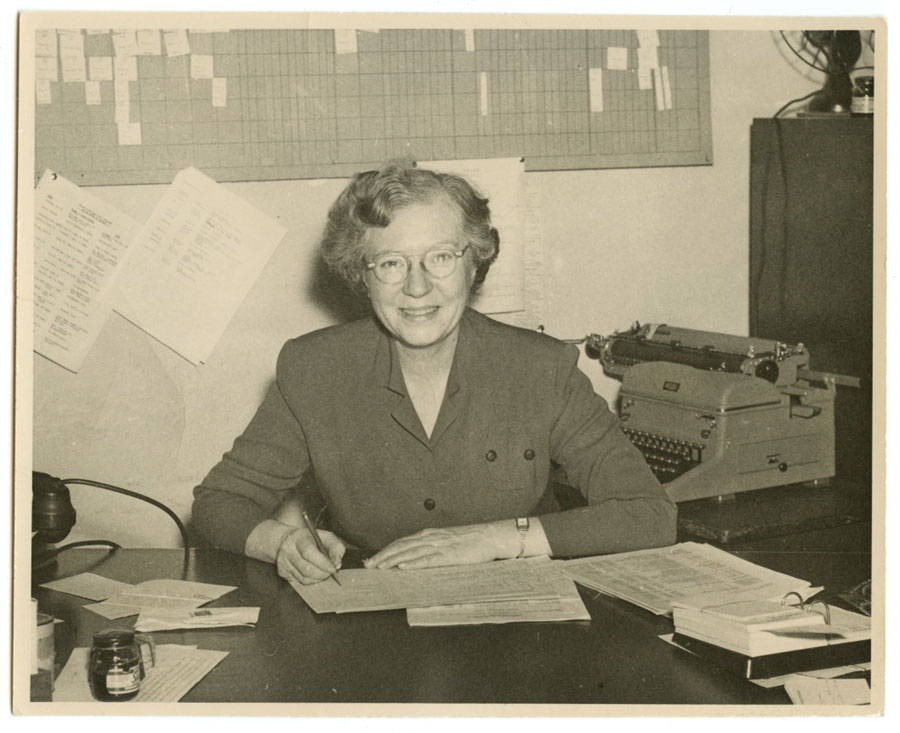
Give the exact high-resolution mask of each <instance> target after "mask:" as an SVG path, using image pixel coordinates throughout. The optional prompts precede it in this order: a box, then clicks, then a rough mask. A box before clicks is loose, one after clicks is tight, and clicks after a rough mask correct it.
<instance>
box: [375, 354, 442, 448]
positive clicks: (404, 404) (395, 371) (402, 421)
mask: <svg viewBox="0 0 900 733" xmlns="http://www.w3.org/2000/svg"><path fill="white" fill-rule="evenodd" d="M386 351H387V362H388V363H387V365H386V371H387V373H388V380H387V384H386V385H385V386H386V389H387V390H388V391H389V392H391V393H392V394H391V397H392V405H391V416H392V417H393V418H394V420H395V421H396V422H397V424H398V425H400V427H401V428H403V429H404V430H405V431H406V432H408V433H409V434H410V435H412V436H413V437H414V438H415V439H416V440H418V441H419V442H420V443H422V445H424V446H425V447H426V448H429V449H430V448H431V444H430V442H429V440H428V436H427V435H426V434H425V428H423V427H422V421H421V420H419V414H418V413H417V412H416V408H415V407H414V406H413V403H412V400H411V399H410V397H409V393H408V392H407V391H406V382H404V381H403V371H402V370H401V369H400V360H399V359H398V358H397V352H396V351H395V349H394V345H393V342H392V341H391V340H390V338H388V348H387V350H386ZM382 373H384V372H382Z"/></svg>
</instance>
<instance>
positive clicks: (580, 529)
mask: <svg viewBox="0 0 900 733" xmlns="http://www.w3.org/2000/svg"><path fill="white" fill-rule="evenodd" d="M392 344H393V341H392V339H391V338H390V336H389V335H388V334H387V333H386V332H385V331H384V330H383V329H382V328H381V326H380V324H378V322H377V321H376V320H375V319H374V318H371V319H364V320H360V321H355V322H352V323H348V324H344V325H340V326H334V327H331V328H326V329H322V330H320V331H316V332H313V333H310V334H306V335H304V336H301V337H299V338H296V339H293V340H291V341H289V342H288V343H287V344H285V346H284V347H283V349H282V351H281V353H280V355H279V357H278V365H277V369H276V380H275V383H274V384H273V385H272V387H271V388H270V389H269V391H268V394H267V395H266V397H265V399H264V401H263V403H262V405H261V406H260V407H259V409H258V411H257V413H256V415H255V416H254V417H253V419H252V420H251V422H250V424H249V425H248V427H247V429H246V430H245V431H244V433H243V434H242V435H241V436H240V437H239V438H237V440H236V441H235V442H234V446H233V447H232V449H231V450H230V451H229V452H228V453H226V454H225V456H223V458H222V461H221V462H220V463H219V464H218V465H217V466H215V467H214V468H213V469H212V471H211V472H210V473H209V475H208V476H207V477H206V479H205V480H204V481H203V482H202V484H201V485H200V486H198V487H197V488H196V489H195V500H194V514H193V519H194V524H195V528H196V529H197V530H198V531H199V532H200V534H201V535H202V536H203V537H204V538H205V539H206V540H208V541H209V542H210V543H212V544H214V545H217V546H219V547H223V548H226V549H229V550H232V551H235V552H243V550H244V544H245V542H246V539H247V536H248V535H249V533H250V532H251V531H252V530H253V528H254V527H255V526H256V525H257V524H259V523H260V522H261V521H262V520H264V519H266V518H268V517H270V516H271V515H272V514H273V512H275V511H276V510H277V508H278V506H279V504H280V503H281V501H282V500H283V498H284V496H285V493H286V492H287V491H289V490H291V489H292V488H293V487H295V486H296V485H297V484H298V482H299V481H300V480H301V478H302V477H303V476H304V474H306V472H307V471H308V470H311V471H312V472H313V474H314V477H315V483H316V485H317V486H318V490H319V492H320V494H321V498H322V499H323V500H324V502H325V503H326V504H327V506H328V508H329V515H330V518H331V523H332V527H333V529H334V530H335V531H336V532H337V533H338V534H339V535H340V536H341V537H343V538H344V539H345V540H347V541H348V542H350V543H352V544H354V545H356V546H359V547H362V548H364V549H366V550H368V551H374V550H377V549H379V548H381V547H383V546H384V545H386V544H388V543H389V542H391V541H392V540H395V539H397V538H399V537H402V536H405V535H408V534H411V533H413V532H417V531H419V530H421V529H423V528H426V527H445V526H454V525H462V524H474V523H480V522H490V521H494V520H498V519H504V518H509V519H512V518H515V517H520V516H535V515H540V518H541V523H542V525H543V527H544V531H545V532H546V534H547V539H548V541H549V542H550V546H551V548H552V549H553V553H554V555H586V554H599V553H608V552H621V551H626V550H632V549H637V548H642V547H650V546H659V545H666V544H671V543H673V542H674V541H675V507H674V505H673V504H672V503H671V502H670V501H669V500H668V498H667V497H666V494H665V492H664V490H663V489H662V487H661V486H660V485H659V483H658V482H657V480H656V479H655V478H654V476H653V474H652V472H651V471H650V469H649V468H648V467H647V465H646V463H645V461H644V459H643V458H642V456H641V455H640V453H639V452H638V451H637V449H635V448H634V447H633V446H632V445H631V443H630V441H629V440H628V439H627V438H626V437H625V436H624V435H623V434H622V432H621V431H620V430H619V427H618V421H617V419H616V417H615V416H614V415H613V414H612V413H611V412H610V411H609V408H608V406H607V404H606V402H605V401H604V400H603V399H602V398H600V397H599V396H598V395H596V394H595V393H594V390H593V388H592V386H591V383H590V380H589V379H588V378H587V376H585V375H584V374H583V373H582V372H581V371H580V370H579V369H578V367H577V366H576V363H577V360H578V353H579V352H578V349H576V348H575V347H574V346H571V345H567V344H563V343H561V342H559V341H557V340H555V339H553V338H550V337H548V336H544V335H542V334H538V333H535V332H532V331H526V330H524V329H520V328H515V327H512V326H507V325H505V324H502V323H498V322H497V321H494V320H492V319H490V318H487V317H485V316H483V315H481V314H479V313H477V312H475V311H472V310H467V311H466V312H465V314H464V316H463V318H462V320H461V322H460V332H459V340H458V343H457V348H456V354H455V356H454V361H453V365H452V368H451V371H450V376H449V378H448V382H447V389H446V393H445V396H444V401H443V404H442V406H441V410H440V413H439V414H438V418H437V422H436V423H435V425H434V429H433V430H432V434H431V437H430V438H429V437H428V436H427V435H426V434H425V432H424V430H423V428H422V425H421V423H420V421H419V418H418V415H417V413H416V411H415V409H414V407H413V404H412V401H411V400H410V398H409V396H408V394H407V391H406V386H405V384H404V381H403V375H402V372H401V370H400V366H399V362H398V360H397V356H396V353H395V351H394V347H393V345H392ZM554 465H558V466H560V467H562V468H563V469H564V470H565V473H566V475H567V477H568V483H570V484H571V485H573V486H575V487H576V488H577V489H578V490H579V491H580V492H581V493H582V494H583V496H584V497H585V499H586V500H587V506H585V507H583V508H577V509H571V510H568V511H558V506H556V504H555V503H554V501H553V497H552V493H551V492H549V491H548V485H549V480H548V479H549V476H550V471H551V466H554Z"/></svg>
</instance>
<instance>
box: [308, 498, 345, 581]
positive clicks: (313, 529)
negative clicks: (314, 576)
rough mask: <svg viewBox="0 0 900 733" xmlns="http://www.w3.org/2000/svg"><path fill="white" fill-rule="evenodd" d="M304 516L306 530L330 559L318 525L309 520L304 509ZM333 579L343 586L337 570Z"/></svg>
mask: <svg viewBox="0 0 900 733" xmlns="http://www.w3.org/2000/svg"><path fill="white" fill-rule="evenodd" d="M301 513H302V515H303V523H304V524H305V525H306V528H307V529H308V530H309V533H310V534H311V535H312V538H313V540H314V541H315V543H316V548H317V549H318V550H319V552H321V553H322V554H323V555H325V557H329V555H328V551H327V550H326V549H325V545H324V544H322V538H321V537H319V531H318V530H317V529H316V525H314V524H313V523H312V520H310V518H309V514H307V513H306V510H305V509H304V510H303V511H302V512H301ZM331 577H332V578H334V582H335V583H337V584H338V585H341V581H340V580H338V576H337V570H335V571H334V572H333V573H332V574H331Z"/></svg>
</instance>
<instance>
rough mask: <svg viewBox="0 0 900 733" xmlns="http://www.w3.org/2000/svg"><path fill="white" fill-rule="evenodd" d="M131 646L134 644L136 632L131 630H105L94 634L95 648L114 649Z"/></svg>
mask: <svg viewBox="0 0 900 733" xmlns="http://www.w3.org/2000/svg"><path fill="white" fill-rule="evenodd" d="M131 644H134V631H132V630H131V629H104V630H103V631H98V632H97V633H96V634H94V646H95V647H99V648H100V649H114V648H115V647H119V646H130V645H131Z"/></svg>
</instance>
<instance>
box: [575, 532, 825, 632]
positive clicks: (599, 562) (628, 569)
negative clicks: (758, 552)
mask: <svg viewBox="0 0 900 733" xmlns="http://www.w3.org/2000/svg"><path fill="white" fill-rule="evenodd" d="M563 571H564V572H565V573H566V574H567V575H569V576H570V577H572V578H573V579H574V580H575V581H576V582H578V583H581V584H582V585H585V586H587V587H588V588H593V589H594V590H598V591H601V592H603V593H606V594H608V595H611V596H615V597H616V598H621V599H623V600H626V601H628V602H630V603H634V604H635V605H637V606H640V607H641V608H646V609H647V610H649V611H652V612H653V613H657V614H669V613H671V612H672V603H673V602H674V601H679V602H683V603H686V604H689V605H692V606H696V607H698V608H704V607H706V606H720V605H723V604H725V603H731V602H735V601H740V600H753V599H776V600H780V599H781V598H782V596H784V595H785V594H786V593H789V592H798V593H800V595H801V596H803V597H804V598H808V597H809V596H810V595H812V593H813V592H814V591H813V589H812V588H811V587H810V584H809V583H808V582H807V581H805V580H800V579H799V578H794V577H791V576H790V575H785V574H783V573H777V572H775V571H774V570H768V569H767V568H764V567H761V566H759V565H755V564H753V563H751V562H748V561H746V560H742V559H740V558H738V557H735V556H733V555H730V554H729V553H727V552H725V551H723V550H719V549H717V548H715V547H712V546H711V545H705V544H700V543H696V542H683V543H681V544H678V545H674V546H672V547H661V548H655V549H651V550H638V551H636V552H624V553H620V554H617V555H601V556H598V557H586V558H579V559H577V560H569V561H567V562H566V563H565V565H564V566H563Z"/></svg>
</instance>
